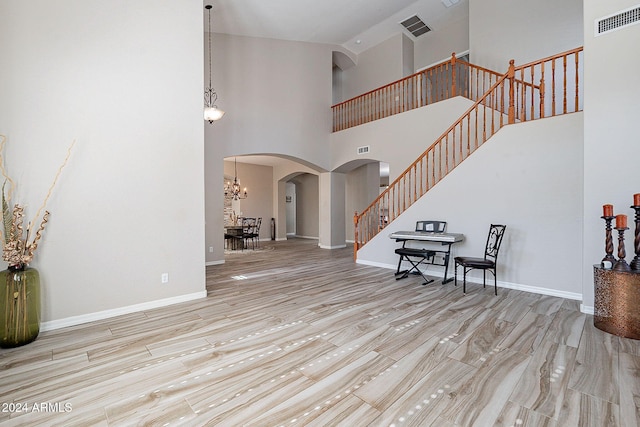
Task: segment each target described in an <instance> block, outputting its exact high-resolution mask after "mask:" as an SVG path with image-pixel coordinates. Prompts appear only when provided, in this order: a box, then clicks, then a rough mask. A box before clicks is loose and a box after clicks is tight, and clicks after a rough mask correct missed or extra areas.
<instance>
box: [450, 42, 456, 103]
mask: <svg viewBox="0 0 640 427" xmlns="http://www.w3.org/2000/svg"><path fill="white" fill-rule="evenodd" d="M454 96H456V53H455V52H453V53H452V54H451V96H450V97H451V98H453V97H454Z"/></svg>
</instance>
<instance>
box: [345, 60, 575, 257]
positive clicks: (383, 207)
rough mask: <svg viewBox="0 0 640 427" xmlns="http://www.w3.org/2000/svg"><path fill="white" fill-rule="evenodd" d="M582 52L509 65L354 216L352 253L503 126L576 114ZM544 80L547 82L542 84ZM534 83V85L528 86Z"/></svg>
mask: <svg viewBox="0 0 640 427" xmlns="http://www.w3.org/2000/svg"><path fill="white" fill-rule="evenodd" d="M581 55H582V48H577V49H573V50H570V51H567V52H564V53H561V54H558V55H554V56H551V57H548V58H545V59H542V60H540V61H536V62H532V63H529V64H525V65H522V66H519V67H517V68H516V67H515V66H514V61H513V60H512V61H511V62H510V64H509V69H508V71H507V73H505V74H504V75H502V76H501V77H500V78H499V79H498V80H497V81H495V82H494V83H493V84H492V85H491V87H490V88H489V89H488V90H487V91H486V92H484V93H483V94H482V95H481V96H480V97H479V98H478V99H477V101H476V102H475V103H474V104H473V105H472V106H471V107H470V108H469V109H468V110H467V111H466V112H465V113H464V114H463V115H462V117H460V118H459V119H458V120H457V121H456V122H455V123H453V124H452V125H451V126H450V127H449V128H448V129H447V130H446V131H445V132H444V133H443V134H442V135H441V136H440V137H439V138H438V139H437V140H436V141H435V142H434V143H433V144H431V146H429V147H428V148H427V149H426V150H425V151H424V152H423V153H422V155H420V156H419V157H418V158H417V159H416V160H415V161H414V162H413V163H412V164H411V165H409V167H408V168H407V169H406V170H405V171H404V172H403V173H401V174H400V175H399V176H398V177H397V178H396V179H395V180H394V181H393V182H392V183H391V184H390V185H389V187H387V189H385V190H384V191H383V192H382V193H381V194H380V195H379V196H378V197H377V198H376V199H375V200H374V201H373V202H372V203H371V204H370V205H369V206H368V207H367V208H366V209H365V210H364V211H363V212H362V213H361V214H358V213H357V212H356V213H355V215H354V218H353V221H354V230H355V240H354V242H355V243H354V245H353V250H354V259H356V258H357V251H358V249H360V248H361V247H362V246H363V245H364V244H366V243H367V242H368V241H369V240H371V239H372V238H373V237H374V236H375V235H376V234H378V233H379V232H380V231H381V230H382V229H383V228H384V227H385V226H386V225H388V223H390V222H391V221H393V220H394V219H395V218H397V217H398V216H399V215H400V214H402V213H403V212H404V211H405V210H406V209H407V208H409V206H411V205H412V204H413V203H415V202H416V201H417V200H418V199H419V198H420V197H422V196H423V195H424V194H425V193H426V192H427V191H429V189H431V188H432V187H433V186H434V185H436V184H437V183H438V182H439V181H440V180H442V178H444V177H445V176H446V175H447V174H448V173H449V172H451V171H452V170H453V169H455V167H456V166H458V165H459V164H460V163H461V162H462V161H463V160H465V159H466V158H468V157H469V156H470V155H471V153H473V152H474V151H475V150H477V149H478V148H479V147H480V146H481V145H482V144H483V143H485V142H486V141H487V140H488V139H489V138H490V137H491V136H492V135H494V134H495V133H496V132H498V130H500V129H501V128H502V127H503V126H505V125H507V124H513V123H516V122H524V121H528V120H534V119H538V118H544V117H551V116H556V115H561V114H567V113H571V112H576V111H581V110H582V98H581V94H582V86H581V85H582V83H581V82H582V78H580V77H581V75H582V66H581V64H582V61H580V58H581ZM547 81H549V82H550V83H547ZM534 82H535V83H534Z"/></svg>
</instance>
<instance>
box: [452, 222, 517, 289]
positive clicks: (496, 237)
mask: <svg viewBox="0 0 640 427" xmlns="http://www.w3.org/2000/svg"><path fill="white" fill-rule="evenodd" d="M506 228H507V226H506V225H498V224H491V227H489V236H487V244H486V246H485V249H484V258H474V257H467V256H457V257H455V258H454V260H455V270H454V277H455V285H456V286H458V266H459V265H460V266H462V271H463V276H462V277H463V278H462V292H463V293H467V273H468V272H469V271H471V270H482V285H483V287H486V286H487V270H488V271H490V272H491V273H492V274H493V286H494V288H495V294H496V295H498V279H497V277H496V268H497V261H498V251H499V250H500V244H501V243H502V238H503V237H504V230H505V229H506Z"/></svg>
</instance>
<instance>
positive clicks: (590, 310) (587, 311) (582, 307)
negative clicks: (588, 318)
mask: <svg viewBox="0 0 640 427" xmlns="http://www.w3.org/2000/svg"><path fill="white" fill-rule="evenodd" d="M580 311H581V312H582V313H584V314H594V313H595V311H594V308H593V306H592V305H584V304H580Z"/></svg>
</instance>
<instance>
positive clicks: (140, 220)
mask: <svg viewBox="0 0 640 427" xmlns="http://www.w3.org/2000/svg"><path fill="white" fill-rule="evenodd" d="M202 16H203V12H202V2H201V1H195V0H187V1H182V2H175V1H169V0H154V1H151V0H138V1H135V2H130V1H126V0H114V1H111V2H109V4H108V5H105V3H104V2H99V1H96V0H59V1H56V2H49V1H44V0H27V1H17V0H13V1H12V0H10V1H3V2H2V3H0V57H1V58H2V64H3V65H2V67H0V94H1V96H0V117H2V121H1V122H0V133H1V134H5V135H7V137H8V142H7V147H6V152H5V155H6V158H5V165H6V167H7V171H8V172H9V174H10V175H11V176H12V177H13V179H14V180H16V182H17V183H18V186H19V191H18V194H17V195H16V196H17V197H16V198H15V199H14V200H15V201H16V202H21V203H24V204H27V205H28V208H27V215H28V216H32V215H35V210H36V209H37V207H38V206H39V205H40V203H41V201H42V200H43V199H44V196H45V194H46V192H47V189H48V186H49V185H50V183H51V182H52V181H53V177H54V175H55V172H56V170H57V168H58V166H59V165H60V164H61V163H62V160H63V159H64V157H65V154H66V149H67V147H68V145H69V144H70V143H71V141H73V140H76V141H77V143H76V146H75V148H74V150H73V153H72V154H71V158H70V160H69V164H68V165H67V167H66V168H65V169H64V171H63V172H62V175H61V177H60V180H59V182H58V183H57V186H56V188H55V189H54V192H53V196H52V198H51V199H50V200H49V203H48V206H47V209H49V210H50V211H51V218H50V221H49V224H48V225H47V228H46V230H45V232H44V237H43V240H42V243H41V245H40V246H39V247H38V250H37V252H36V256H35V259H34V262H33V263H32V266H34V267H36V268H38V269H39V270H40V272H41V279H42V288H43V290H42V301H43V307H42V308H43V320H44V321H45V325H44V326H45V328H48V327H55V326H60V325H63V324H68V323H78V322H81V321H84V320H88V319H90V318H96V317H100V316H108V315H112V314H115V313H117V312H124V311H128V310H130V309H132V307H131V306H134V308H135V307H138V308H139V307H141V306H153V305H161V304H165V303H167V302H171V301H177V300H181V299H190V298H195V297H201V296H204V295H206V292H205V277H204V267H203V265H204V255H203V250H202V249H203V247H204V240H203V229H204V205H203V196H202V195H203V181H204V180H203V138H204V135H203V121H202V88H203V75H202V69H203V58H202V51H203V38H202V31H203V19H202ZM162 273H168V274H169V283H167V284H162V283H161V281H160V277H161V274H162Z"/></svg>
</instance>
